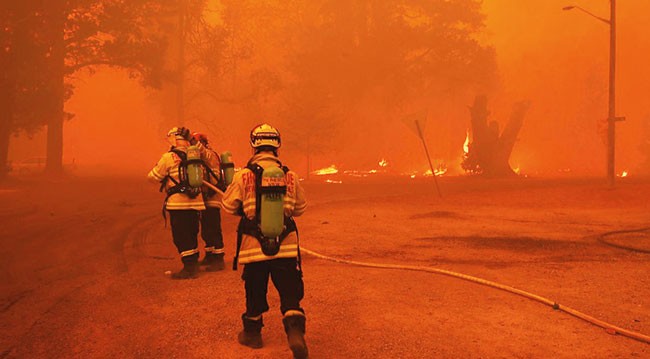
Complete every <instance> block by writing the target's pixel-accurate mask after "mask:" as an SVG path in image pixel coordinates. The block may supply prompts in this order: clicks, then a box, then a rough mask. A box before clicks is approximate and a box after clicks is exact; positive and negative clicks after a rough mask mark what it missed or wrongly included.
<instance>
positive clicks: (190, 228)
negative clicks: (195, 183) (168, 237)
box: [169, 209, 200, 263]
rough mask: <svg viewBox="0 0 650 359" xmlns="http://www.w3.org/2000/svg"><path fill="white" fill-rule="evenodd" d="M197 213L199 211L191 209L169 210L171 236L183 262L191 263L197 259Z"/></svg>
mask: <svg viewBox="0 0 650 359" xmlns="http://www.w3.org/2000/svg"><path fill="white" fill-rule="evenodd" d="M199 213H200V212H199V211H197V210H193V209H183V210H172V211H169V222H170V224H171V226H172V237H173V239H174V244H175V245H176V249H178V253H179V254H180V255H181V260H182V261H183V263H193V262H197V261H198V259H199V250H198V248H197V247H198V243H197V236H198V235H199Z"/></svg>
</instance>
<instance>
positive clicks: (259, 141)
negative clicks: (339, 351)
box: [222, 124, 307, 358]
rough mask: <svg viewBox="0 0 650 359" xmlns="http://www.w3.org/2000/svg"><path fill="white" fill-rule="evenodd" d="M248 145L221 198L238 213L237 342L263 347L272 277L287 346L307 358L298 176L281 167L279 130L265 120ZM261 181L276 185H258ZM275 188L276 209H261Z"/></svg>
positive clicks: (301, 197) (302, 202)
mask: <svg viewBox="0 0 650 359" xmlns="http://www.w3.org/2000/svg"><path fill="white" fill-rule="evenodd" d="M250 144H251V147H252V150H253V157H252V158H251V159H250V160H249V162H248V164H247V166H246V168H244V169H242V170H241V171H239V172H237V173H236V174H235V176H234V178H233V182H232V184H231V185H230V186H229V187H228V189H227V191H226V193H225V194H224V196H223V198H222V209H223V210H224V211H226V212H228V213H230V214H235V215H240V216H241V220H240V222H239V227H238V230H237V233H238V238H237V253H236V254H235V261H234V263H233V269H236V266H237V263H239V264H242V265H243V266H244V270H243V273H242V279H243V280H244V288H245V290H246V312H245V313H243V314H242V322H243V327H244V328H243V330H242V331H241V332H240V333H239V335H238V338H237V339H238V341H239V343H240V344H242V345H245V346H248V347H251V348H254V349H255V348H261V347H262V345H263V343H262V335H261V330H262V327H263V326H264V324H263V321H262V314H263V313H264V312H266V311H268V309H269V306H268V303H267V300H266V293H267V287H268V280H269V276H270V277H271V280H272V281H273V284H274V285H275V288H276V289H277V290H278V293H279V295H280V311H281V312H282V314H283V319H282V322H283V324H284V329H285V332H286V334H287V339H288V342H289V347H290V348H291V351H292V352H293V355H294V357H295V358H306V357H307V345H306V343H305V338H304V334H305V311H304V310H303V309H302V308H301V307H300V301H301V300H302V298H303V296H304V286H303V280H302V270H301V267H300V248H299V243H298V233H297V229H296V224H295V222H294V220H293V217H294V216H300V215H301V214H302V213H303V212H304V211H305V207H306V202H305V197H304V193H303V189H302V187H301V185H300V182H299V180H298V175H296V173H295V172H293V171H290V170H288V168H286V167H284V166H283V165H282V163H281V162H280V160H279V158H278V149H279V148H280V144H281V141H280V133H279V132H278V130H277V129H275V128H274V127H272V126H270V125H268V124H261V125H259V126H256V127H255V128H254V129H253V130H252V131H251V133H250ZM267 171H269V172H271V171H275V173H278V171H279V173H280V177H275V178H273V179H272V180H268V178H266V177H263V176H264V175H265V173H266V172H267ZM262 180H267V182H269V183H272V184H274V185H273V186H272V187H262V184H263V181H262ZM262 188H265V189H264V190H261V189H262ZM273 191H281V192H279V193H280V194H281V196H280V197H279V202H280V204H279V205H280V207H279V211H274V212H271V211H266V212H265V210H264V209H263V208H269V207H268V205H272V203H270V202H269V203H265V202H264V201H265V199H268V198H272V192H273ZM269 193H271V197H268V196H269ZM275 193H276V194H277V193H278V192H275ZM265 216H266V217H265ZM261 217H262V218H261ZM271 217H273V218H271ZM273 220H279V221H280V231H279V232H278V233H279V235H277V236H276V237H272V236H271V237H267V235H266V234H264V223H265V221H266V223H267V225H268V223H269V221H273Z"/></svg>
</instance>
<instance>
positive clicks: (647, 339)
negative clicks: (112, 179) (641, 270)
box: [203, 181, 650, 344]
mask: <svg viewBox="0 0 650 359" xmlns="http://www.w3.org/2000/svg"><path fill="white" fill-rule="evenodd" d="M203 184H205V185H206V186H208V187H210V188H211V189H213V190H215V191H216V192H217V193H219V194H220V195H222V196H223V192H222V191H220V190H219V189H218V188H216V187H215V186H213V185H212V184H211V183H209V182H207V181H204V182H203ZM300 251H301V252H304V253H307V254H309V255H312V256H314V257H316V258H319V259H323V260H327V261H331V262H335V263H341V264H350V265H354V266H360V267H369V268H380V269H400V270H410V271H418V272H429V273H436V274H442V275H446V276H449V277H454V278H459V279H463V280H466V281H469V282H474V283H478V284H482V285H485V286H488V287H492V288H496V289H500V290H503V291H506V292H509V293H513V294H516V295H519V296H522V297H524V298H528V299H531V300H534V301H536V302H539V303H542V304H545V305H548V306H549V307H551V308H553V309H554V310H560V311H563V312H565V313H568V314H570V315H572V316H574V317H576V318H579V319H582V320H584V321H586V322H588V323H591V324H593V325H596V326H599V327H601V328H604V329H605V331H606V332H607V333H608V334H612V335H616V334H620V335H623V336H625V337H628V338H632V339H635V340H638V341H640V342H643V343H646V344H650V336H647V335H645V334H642V333H638V332H634V331H631V330H627V329H624V328H621V327H618V326H616V325H613V324H611V323H607V322H605V321H602V320H600V319H597V318H594V317H592V316H590V315H587V314H585V313H582V312H580V311H578V310H576V309H573V308H571V307H568V306H566V305H561V304H559V303H558V302H555V301H552V300H550V299H548V298H545V297H542V296H539V295H537V294H533V293H530V292H527V291H525V290H521V289H517V288H514V287H511V286H508V285H505V284H501V283H497V282H493V281H489V280H487V279H483V278H479V277H474V276H471V275H467V274H463V273H457V272H452V271H448V270H445V269H440V268H434V267H425V266H409V265H399V264H387V263H369V262H359V261H351V260H347V259H340V258H334V257H329V256H326V255H323V254H320V253H317V252H314V251H312V250H310V249H307V248H304V247H302V248H300Z"/></svg>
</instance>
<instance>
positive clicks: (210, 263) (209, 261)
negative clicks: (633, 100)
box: [201, 253, 226, 272]
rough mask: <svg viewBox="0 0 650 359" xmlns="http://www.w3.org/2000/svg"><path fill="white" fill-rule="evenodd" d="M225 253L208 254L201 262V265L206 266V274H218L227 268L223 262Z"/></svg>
mask: <svg viewBox="0 0 650 359" xmlns="http://www.w3.org/2000/svg"><path fill="white" fill-rule="evenodd" d="M223 257H224V254H223V253H206V254H205V258H203V260H202V261H201V265H204V266H206V267H205V271H206V272H218V271H220V270H222V269H224V268H225V267H226V265H225V263H224V262H223Z"/></svg>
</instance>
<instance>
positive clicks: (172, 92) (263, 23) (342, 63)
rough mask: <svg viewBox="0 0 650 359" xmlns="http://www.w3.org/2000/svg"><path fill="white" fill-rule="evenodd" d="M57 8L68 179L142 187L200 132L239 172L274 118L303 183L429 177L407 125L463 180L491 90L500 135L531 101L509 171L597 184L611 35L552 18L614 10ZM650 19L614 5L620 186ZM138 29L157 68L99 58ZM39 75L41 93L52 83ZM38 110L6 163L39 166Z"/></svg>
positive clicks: (646, 152)
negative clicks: (350, 176) (86, 175)
mask: <svg viewBox="0 0 650 359" xmlns="http://www.w3.org/2000/svg"><path fill="white" fill-rule="evenodd" d="M26 3H29V1H27V2H26ZM52 3H61V4H62V5H61V6H62V7H63V8H65V11H66V13H67V14H68V17H67V18H66V21H67V23H66V27H65V29H66V30H65V34H64V36H63V38H64V40H65V41H66V46H67V47H66V50H67V51H68V52H67V54H66V59H65V64H66V66H68V68H70V69H71V70H70V71H68V72H66V73H65V78H64V81H65V84H66V87H65V88H66V90H67V91H68V92H66V97H65V112H66V113H68V114H71V116H70V115H64V118H65V119H66V120H65V121H64V126H63V159H62V162H63V164H64V166H65V165H66V163H71V162H74V163H75V165H76V166H77V167H78V168H79V169H80V170H81V169H84V168H85V169H88V170H93V171H95V172H97V173H99V174H102V173H105V174H114V173H115V172H116V171H118V172H123V173H140V174H142V176H144V175H145V174H146V173H147V171H149V169H150V168H151V167H152V166H153V165H154V164H155V162H156V161H157V160H158V158H159V156H160V154H161V153H163V152H164V151H165V150H166V149H167V146H168V145H167V143H166V142H165V138H164V136H165V134H166V132H167V130H168V129H169V128H170V127H173V126H177V125H184V126H187V127H189V128H190V129H191V130H194V131H200V132H205V133H207V134H208V136H209V138H210V140H211V142H212V144H213V146H214V147H215V148H216V149H218V150H220V151H223V150H230V151H232V152H233V154H234V159H235V161H236V162H237V163H238V164H242V163H243V162H244V161H246V159H247V158H248V156H249V155H250V149H249V146H248V133H249V131H250V129H251V128H252V127H253V126H254V125H255V124H258V123H260V122H269V123H271V124H273V125H275V126H276V127H278V128H279V129H280V131H281V133H282V135H283V147H282V149H281V156H282V157H283V158H284V159H285V160H286V162H287V163H288V164H289V165H291V167H292V168H293V169H295V170H297V171H298V172H299V173H303V174H304V173H306V172H307V171H308V170H312V171H313V170H315V169H318V168H321V167H326V166H329V165H332V164H335V165H336V166H338V167H339V168H344V169H362V170H368V169H373V168H377V167H378V162H379V161H380V160H382V159H385V160H386V161H387V162H388V164H389V167H388V169H390V170H393V171H396V172H400V173H401V172H412V171H424V170H426V169H427V168H428V164H427V162H426V158H425V157H424V154H423V151H422V147H421V143H420V142H419V139H418V137H417V134H416V132H415V131H414V129H413V124H412V120H413V119H415V118H417V119H421V120H422V121H423V122H424V124H425V128H424V134H425V137H426V139H427V143H428V146H429V150H430V152H431V155H432V157H433V159H434V162H436V164H439V163H444V164H445V165H446V166H447V167H448V170H449V171H448V173H449V174H460V173H462V172H463V171H462V169H461V167H460V163H461V161H462V157H463V143H464V142H465V138H466V133H467V130H468V129H469V128H470V117H469V111H468V106H469V105H471V104H472V102H473V100H474V98H475V96H477V95H485V96H487V99H488V108H489V110H490V119H491V120H496V121H498V122H499V123H500V124H501V125H504V124H505V122H506V121H507V120H508V118H509V116H510V113H511V110H512V108H513V105H514V104H515V103H517V102H519V101H529V102H530V110H529V112H528V113H527V115H526V117H525V120H524V125H523V128H522V130H521V132H520V133H519V136H518V141H517V142H516V144H515V147H514V151H513V153H512V156H511V159H510V164H511V166H512V167H513V168H518V169H519V170H520V171H521V173H527V174H531V175H557V174H558V173H562V174H563V175H565V174H567V173H571V174H575V175H594V176H604V174H605V164H606V161H605V159H606V157H605V156H606V152H605V149H606V147H605V128H606V123H605V118H606V117H607V89H608V87H607V86H608V75H607V73H608V60H609V28H608V26H607V25H606V24H604V23H602V22H599V21H598V20H597V19H594V18H593V17H590V16H587V15H586V14H584V13H581V12H578V11H575V10H574V11H562V7H563V6H566V5H573V4H575V5H580V6H584V7H585V8H589V10H590V11H593V13H595V14H598V15H600V16H603V17H608V14H609V1H607V0H600V1H585V0H576V1H575V3H570V2H568V1H564V0H530V1H517V0H485V1H482V2H480V1H472V0H457V1H423V0H390V1H385V0H382V1H380V0H376V1H371V0H353V1H327V0H317V1H280V0H266V1H263V0H257V1H254V0H237V1H235V0H221V1H216V0H214V1H213V0H211V1H196V0H175V1H173V0H165V1H163V0H160V1H154V0H150V1H145V0H138V1H134V2H133V5H132V6H133V7H134V8H133V9H126V10H127V11H126V13H127V14H129V16H122V17H120V16H117V15H116V16H115V17H116V18H118V19H122V20H121V22H120V21H116V20H115V19H112V18H110V17H109V16H108V15H106V14H103V12H104V11H106V9H110V8H111V7H110V6H108V5H110V4H111V3H114V1H109V0H106V1H99V0H96V1H78V2H71V1H52ZM152 4H153V5H152ZM139 6H140V7H139ZM45 7H46V8H45V9H44V10H39V11H41V14H43V13H45V14H47V11H48V10H49V9H47V5H45ZM143 9H144V10H143ZM122 10H124V9H122ZM163 10H164V11H163ZM649 11H650V3H648V2H646V1H620V2H619V5H618V15H617V16H618V19H617V20H618V21H617V22H618V67H617V75H618V76H617V114H618V115H620V116H625V117H626V118H627V120H626V121H625V122H622V123H619V124H618V125H617V131H618V132H617V168H616V172H617V173H622V172H623V171H628V172H629V173H630V174H631V175H634V174H640V173H648V171H649V169H648V164H649V161H648V156H650V149H648V146H647V141H648V140H647V138H648V137H649V136H650V125H648V123H649V122H650V105H649V103H648V97H649V96H650V70H648V66H647V65H648V59H649V55H650V36H649V35H648V31H647V14H648V12H649ZM9 14H10V15H11V14H13V13H9ZM116 14H117V13H116ZM109 15H110V14H109ZM28 16H32V15H29V14H28ZM37 17H38V16H37ZM75 19H81V20H79V21H77V23H76V25H75V22H74V21H73V20H75ZM89 19H90V20H89ZM97 19H99V20H97ZM18 20H20V19H18ZM100 20H102V21H104V20H105V22H101V21H100ZM7 21H8V24H13V26H14V27H15V28H20V26H21V23H20V22H19V21H16V19H13V20H12V19H9V20H7ZM88 23H90V24H94V25H96V26H95V27H92V26H87V25H88ZM133 23H136V24H138V26H140V28H139V30H138V31H131V30H133V29H135V27H134V25H133ZM79 24H81V25H79ZM100 25H101V26H100ZM38 26H41V25H38ZM45 26H49V25H47V24H46V25H45ZM102 26H104V27H102ZM115 29H117V30H115ZM180 29H183V32H179V30H180ZM84 31H85V32H84ZM129 31H131V32H129ZM120 32H121V33H126V35H124V34H121V35H120V34H119V33H120ZM148 32H150V33H151V34H153V35H155V36H151V38H152V39H155V40H156V41H157V40H160V44H162V45H160V46H161V47H155V46H151V52H149V53H145V52H144V50H147V49H146V48H145V47H143V46H140V50H143V51H142V52H143V54H140V53H137V54H135V55H134V58H140V59H144V60H146V61H145V62H146V63H147V66H150V68H151V69H156V71H159V72H155V71H148V68H144V67H142V66H140V67H139V65H137V64H136V65H134V63H132V62H127V61H122V60H123V59H122V58H120V54H122V53H127V52H128V51H132V50H131V49H130V48H128V47H124V48H123V49H120V48H118V49H117V50H116V49H113V50H114V52H113V53H109V55H107V56H104V57H102V56H99V55H97V48H98V47H101V46H103V45H105V44H106V43H107V42H110V39H111V36H115V38H117V37H120V36H124V37H125V38H126V39H127V41H125V43H126V44H127V45H128V44H131V45H133V43H134V42H135V40H133V39H134V38H137V37H138V36H140V37H145V36H146V35H147V36H148V35H151V34H148ZM81 38H84V39H85V40H87V41H85V42H82V41H81V40H79V41H78V43H77V47H76V48H75V47H74V41H73V40H75V39H77V40H78V39H81ZM107 39H109V40H107ZM129 39H131V40H129ZM181 39H182V40H181ZM132 40H133V41H132ZM150 40H151V39H150ZM153 43H154V42H153V40H151V42H149V43H148V44H153ZM156 44H158V43H156ZM163 45H164V46H163ZM181 45H182V46H181ZM93 46H94V47H95V48H94V49H93ZM88 53H90V55H88ZM152 54H154V55H152ZM82 55H83V56H86V57H83V56H82ZM48 56H49V55H48ZM75 56H76V57H75ZM93 56H95V58H93ZM138 56H140V57H138ZM147 56H154V57H155V58H154V59H152V58H147ZM179 58H182V59H183V60H182V62H179V60H178V59H179ZM84 59H90V61H89V63H88V64H87V66H86V64H84V63H82V62H83V61H84ZM93 59H96V60H97V61H94V62H93V61H92V60H93ZM116 59H117V60H120V61H122V62H120V61H113V60H116ZM104 60H106V61H104ZM107 64H108V65H112V66H108V65H107ZM179 64H182V65H183V66H179ZM77 65H78V66H77ZM115 65H117V66H115ZM38 68H39V71H42V73H43V76H44V77H45V78H47V80H48V81H49V80H50V79H49V78H48V77H47V76H49V75H51V74H52V75H55V74H56V71H52V70H50V69H49V68H47V67H38ZM143 68H144V70H143ZM159 69H160V70H159ZM181 79H182V81H181ZM72 90H73V92H70V91H72ZM38 104H39V102H38V101H34V103H33V104H31V105H30V106H35V107H38V106H39V105H38ZM179 104H182V107H179ZM44 112H46V114H45V115H43V114H40V115H38V116H37V117H38V120H36V121H32V122H31V124H30V125H26V126H19V125H16V126H14V128H13V132H14V135H12V137H11V139H10V146H9V154H8V158H9V160H12V161H19V160H22V159H26V158H34V157H39V158H40V157H45V156H46V152H47V148H46V139H47V127H46V126H45V125H46V124H47V123H48V122H49V121H50V119H49V118H48V112H47V111H44ZM50 113H54V116H56V111H52V112H50ZM180 117H182V118H180ZM68 118H69V119H68ZM16 123H19V122H18V121H16V120H14V124H16ZM34 123H36V124H34ZM16 134H17V135H16ZM644 146H645V147H644Z"/></svg>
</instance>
